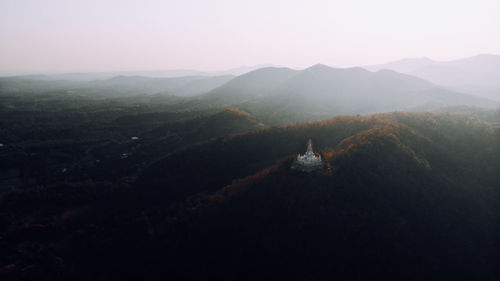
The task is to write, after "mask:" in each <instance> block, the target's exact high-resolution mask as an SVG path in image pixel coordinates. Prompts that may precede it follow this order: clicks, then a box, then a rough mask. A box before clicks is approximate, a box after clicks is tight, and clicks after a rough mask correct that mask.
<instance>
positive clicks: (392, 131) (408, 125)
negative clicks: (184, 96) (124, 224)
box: [89, 113, 500, 280]
mask: <svg viewBox="0 0 500 281" xmlns="http://www.w3.org/2000/svg"><path fill="white" fill-rule="evenodd" d="M496 122H497V123H496V125H498V119H497V121H496ZM498 129H499V128H498V127H496V128H495V125H494V124H488V123H484V122H481V121H479V120H477V119H475V118H474V117H472V116H469V115H463V114H436V113H391V114H380V115H373V116H367V117H361V116H356V117H348V116H342V117H337V118H334V119H330V120H326V121H322V122H310V123H303V124H297V125H292V126H286V127H274V128H271V129H265V130H260V131H256V132H250V133H246V134H238V135H233V136H230V137H226V138H219V139H214V140H210V141H207V142H204V143H199V144H196V145H192V146H189V147H185V148H184V149H182V150H179V151H177V152H175V153H173V154H171V155H169V156H168V157H166V158H164V159H162V160H160V161H158V162H156V163H154V164H153V165H152V166H150V167H148V168H147V169H145V170H144V173H143V174H142V175H141V177H140V179H139V180H138V182H137V186H136V188H137V189H138V190H141V191H143V192H153V193H152V194H155V196H154V198H156V200H157V201H156V203H154V204H157V205H159V206H162V205H169V204H170V202H171V200H174V201H177V202H179V203H178V205H176V206H177V207H178V208H179V212H176V213H174V214H172V215H171V220H170V221H169V223H170V224H169V223H164V224H162V223H159V224H158V226H157V227H156V228H154V227H153V229H155V230H157V231H160V233H161V234H160V233H156V235H157V236H156V237H158V238H157V239H159V240H160V241H163V243H159V244H160V245H162V246H160V248H155V250H156V251H157V252H156V251H155V250H153V251H155V253H156V255H158V257H157V260H156V261H152V262H151V261H148V264H149V265H152V264H153V265H152V268H155V269H156V270H157V271H158V272H157V274H159V275H163V274H173V275H174V276H175V278H176V279H183V280H184V279H188V280H196V279H198V278H200V277H201V276H210V277H211V279H217V280H235V279H243V280H255V279H259V278H258V276H264V275H265V276H267V277H269V279H280V278H281V279H285V280H311V279H313V280H332V279H338V280H366V279H376V280H454V279H466V280H469V279H475V278H476V277H478V278H479V279H481V280H495V278H497V277H498V276H499V275H498V271H497V266H496V261H497V260H498V257H499V256H498V251H497V250H498V246H499V245H498V239H497V236H498V231H499V228H498V218H499V216H498V214H499V212H498V210H499V209H498V202H499V201H498V200H500V193H499V190H498V188H497V186H498V182H499V180H500V178H499V176H498V173H497V170H498V169H497V168H496V167H498V165H499V164H500V163H499V160H500V158H499V156H500V150H499V147H498V145H496V143H497V140H498V136H499V133H500V131H499V130H498ZM308 138H312V140H313V142H314V145H315V149H316V151H317V152H318V153H320V154H321V155H322V158H323V159H324V162H325V165H326V167H325V169H324V170H323V171H322V172H320V173H317V174H302V173H297V172H294V171H293V170H291V168H290V167H291V164H292V162H293V161H294V159H295V157H296V155H297V153H302V152H303V150H304V149H305V145H306V143H307V139H308ZM148 202H151V201H148ZM155 212H157V211H156V210H155ZM150 214H151V216H152V217H150V220H151V221H153V220H154V217H155V215H154V214H155V213H154V212H150ZM156 218H157V219H159V220H160V219H161V220H162V221H165V218H164V215H160V214H157V215H156ZM162 229H163V230H162ZM152 239H154V238H152ZM464 241H466V243H465V242H464ZM464 243H465V244H464ZM124 245H125V243H124ZM157 245H158V244H154V246H151V247H157ZM140 253H141V251H139V252H136V253H133V254H132V253H131V254H130V256H133V255H141V254H140ZM89 257H92V255H89ZM207 257H209V258H207ZM102 259H103V260H105V258H104V257H103V258H102ZM89 260H91V261H92V262H94V260H93V259H92V258H90V259H89ZM153 260H154V259H153ZM96 263H98V262H96ZM151 263H152V264H151ZM161 265H163V266H161ZM197 268H204V270H203V271H202V272H201V271H197V270H196V269H197ZM198 272H199V273H198ZM243 273H244V275H242V274H243ZM238 276H243V277H241V278H237V277H238ZM313 277H315V278H313Z"/></svg>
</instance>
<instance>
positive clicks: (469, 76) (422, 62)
mask: <svg viewBox="0 0 500 281" xmlns="http://www.w3.org/2000/svg"><path fill="white" fill-rule="evenodd" d="M365 68H366V69H368V70H371V71H376V70H380V69H391V70H394V71H397V72H401V73H406V74H409V75H414V76H417V77H420V78H422V79H425V80H428V81H430V82H433V83H435V84H437V85H441V86H446V87H449V88H451V89H455V90H457V91H461V92H464V93H469V94H474V95H479V96H484V97H488V98H491V99H495V100H500V80H499V79H498V77H500V55H491V54H482V55H477V56H474V57H469V58H464V59H458V60H452V61H444V62H439V61H433V60H430V59H427V58H417V59H403V60H399V61H396V62H391V63H387V64H380V65H374V66H367V67H365Z"/></svg>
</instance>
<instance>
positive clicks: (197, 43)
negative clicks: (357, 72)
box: [0, 0, 500, 75]
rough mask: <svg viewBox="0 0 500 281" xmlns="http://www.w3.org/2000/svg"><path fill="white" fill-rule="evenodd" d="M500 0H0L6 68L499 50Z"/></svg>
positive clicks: (278, 61) (339, 60)
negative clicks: (246, 0)
mask: <svg viewBox="0 0 500 281" xmlns="http://www.w3.org/2000/svg"><path fill="white" fill-rule="evenodd" d="M499 10H500V2H499V1H493V0H481V1H475V2H474V3H456V2H455V1H439V3H435V1H430V0H425V1H418V2H417V1H415V2H413V1H395V0H385V1H377V2H376V3H375V2H373V1H350V2H349V3H345V2H341V1H307V2H306V1H298V0H297V1H252V2H250V3H249V2H243V1H224V0H218V1H210V2H207V1H155V0H148V1H131V0H128V1H115V0H109V1H94V0H90V1H89V0H87V1H82V0H75V1H62V0H47V1H35V0H16V1H14V0H0V41H1V42H2V44H0V75H2V74H3V75H5V74H35V73H37V74H38V73H39V74H50V73H69V72H114V71H116V72H118V71H149V70H179V69H189V70H198V71H204V72H213V71H223V70H227V69H232V68H238V67H242V66H254V65H260V64H272V65H276V66H284V67H291V68H305V67H308V66H311V65H314V64H317V63H321V64H325V65H329V66H334V67H353V66H364V65H373V64H383V63H387V62H391V61H397V60H399V59H404V58H417V57H428V58H430V59H433V60H436V61H449V60H454V59H461V58H466V57H471V56H475V55H479V54H500V36H497V33H498V30H500V18H498V17H497V12H498V11H499Z"/></svg>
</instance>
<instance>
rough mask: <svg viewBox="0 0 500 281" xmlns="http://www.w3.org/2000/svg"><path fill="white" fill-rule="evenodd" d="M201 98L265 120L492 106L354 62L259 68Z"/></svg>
mask: <svg viewBox="0 0 500 281" xmlns="http://www.w3.org/2000/svg"><path fill="white" fill-rule="evenodd" d="M203 100H204V101H205V102H206V103H213V102H216V103H220V104H222V105H226V106H227V105H239V106H241V107H243V108H244V109H245V110H248V111H249V112H252V113H254V114H256V115H258V116H261V115H262V114H266V113H267V114H270V115H272V116H273V117H272V118H271V117H270V118H271V119H276V118H278V117H277V116H278V115H289V114H290V112H294V113H296V114H298V116H300V115H304V118H299V120H297V121H303V120H311V119H308V118H312V119H315V117H313V116H316V118H317V120H319V119H321V118H325V117H330V116H333V115H337V114H360V113H361V114H366V113H374V112H385V111H394V110H401V111H420V110H428V109H433V108H438V107H442V106H449V105H460V104H465V105H471V106H479V107H494V106H496V105H498V104H497V103H495V102H493V101H491V100H488V99H485V98H480V97H477V96H472V95H467V94H462V93H459V92H455V91H452V90H449V89H445V88H442V87H439V86H437V85H435V84H433V83H430V82H428V81H425V80H423V79H420V78H417V77H414V76H410V75H406V74H402V73H398V72H395V71H391V70H381V71H377V72H371V71H368V70H365V69H363V68H359V67H357V68H332V67H328V66H326V65H321V64H318V65H314V66H312V67H309V68H307V69H304V70H292V69H289V68H272V67H269V68H262V69H259V70H256V71H253V72H249V73H247V74H244V75H241V76H238V77H236V78H234V79H232V80H231V81H229V82H227V83H225V84H224V85H222V86H220V87H218V88H215V89H213V90H212V91H210V92H209V93H207V94H206V95H204V96H203ZM278 119H279V118H278ZM266 121H268V122H269V120H266ZM289 121H292V120H289ZM271 123H273V122H271Z"/></svg>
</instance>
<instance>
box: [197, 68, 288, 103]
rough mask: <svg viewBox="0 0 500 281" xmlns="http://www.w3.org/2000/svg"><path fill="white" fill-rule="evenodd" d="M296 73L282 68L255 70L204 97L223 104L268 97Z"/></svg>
mask: <svg viewBox="0 0 500 281" xmlns="http://www.w3.org/2000/svg"><path fill="white" fill-rule="evenodd" d="M296 73H297V71H295V70H292V69H290V68H284V67H283V68H276V67H265V68H261V69H257V70H254V71H251V72H249V73H246V74H243V75H240V76H238V77H236V78H234V79H232V80H231V81H229V82H227V83H226V84H224V85H222V86H220V87H218V88H215V89H213V90H212V91H210V92H209V93H207V94H206V95H205V96H206V98H209V99H214V98H215V99H218V100H220V101H221V102H224V103H239V102H242V101H245V100H247V99H253V98H256V97H262V96H266V95H269V93H270V92H271V91H272V90H273V89H274V88H276V87H278V86H279V85H280V84H282V83H284V82H285V81H287V80H288V79H290V78H292V77H293V76H294V75H295V74H296Z"/></svg>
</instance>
